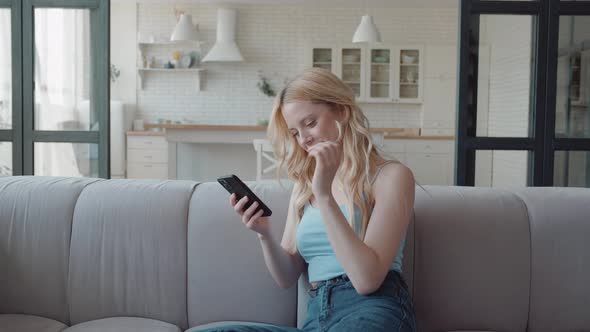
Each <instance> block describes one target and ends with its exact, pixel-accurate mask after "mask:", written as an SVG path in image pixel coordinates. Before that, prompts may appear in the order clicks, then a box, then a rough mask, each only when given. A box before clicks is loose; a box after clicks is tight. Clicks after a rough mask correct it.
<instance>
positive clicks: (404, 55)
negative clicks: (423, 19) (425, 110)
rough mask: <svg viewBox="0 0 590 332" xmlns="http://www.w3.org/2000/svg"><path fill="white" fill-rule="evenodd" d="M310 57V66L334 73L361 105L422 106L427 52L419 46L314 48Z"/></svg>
mask: <svg viewBox="0 0 590 332" xmlns="http://www.w3.org/2000/svg"><path fill="white" fill-rule="evenodd" d="M308 53H309V54H308V61H309V63H308V64H309V66H311V67H319V68H325V69H328V70H330V71H332V72H333V73H334V74H335V75H336V76H338V77H339V78H341V79H342V80H343V81H344V82H345V83H346V84H347V85H348V86H350V87H351V88H352V90H353V91H354V92H355V95H356V98H357V101H358V102H361V103H362V102H366V103H415V104H419V103H421V102H422V94H423V92H422V90H423V71H424V70H423V64H422V63H423V60H422V58H423V53H424V52H423V48H422V46H420V45H414V46H383V47H370V46H358V45H355V44H352V45H339V46H313V47H310V48H309V52H308Z"/></svg>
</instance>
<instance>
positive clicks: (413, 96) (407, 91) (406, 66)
mask: <svg viewBox="0 0 590 332" xmlns="http://www.w3.org/2000/svg"><path fill="white" fill-rule="evenodd" d="M422 54H423V52H422V48H421V47H404V48H398V49H397V50H396V63H397V66H398V68H399V70H398V72H397V73H398V76H397V77H396V84H395V86H396V88H397V89H396V91H395V92H394V98H396V99H397V100H398V101H399V102H407V103H421V102H422V86H423V84H422V82H423V79H422V78H423V76H424V75H423V72H424V66H422V63H423V62H422Z"/></svg>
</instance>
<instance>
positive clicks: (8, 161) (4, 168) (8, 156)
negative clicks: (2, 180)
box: [0, 142, 12, 176]
mask: <svg viewBox="0 0 590 332" xmlns="http://www.w3.org/2000/svg"><path fill="white" fill-rule="evenodd" d="M9 175H12V143H11V142H0V176H9Z"/></svg>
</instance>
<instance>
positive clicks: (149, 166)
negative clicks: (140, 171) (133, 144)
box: [143, 165, 152, 168]
mask: <svg viewBox="0 0 590 332" xmlns="http://www.w3.org/2000/svg"><path fill="white" fill-rule="evenodd" d="M143 167H144V168H152V165H143Z"/></svg>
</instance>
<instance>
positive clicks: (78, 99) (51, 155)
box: [35, 9, 90, 176]
mask: <svg viewBox="0 0 590 332" xmlns="http://www.w3.org/2000/svg"><path fill="white" fill-rule="evenodd" d="M88 39H89V13H88V11H86V10H72V9H36V10H35V104H36V105H35V123H36V125H35V127H36V129H37V130H88V129H89V127H90V124H89V119H88V113H87V112H81V108H80V105H81V104H82V101H83V100H85V99H88V88H89V87H88V83H87V82H88V80H89V69H90V62H89V54H88V49H89V40H88ZM87 146H88V144H75V145H74V144H71V143H36V145H35V175H50V176H83V175H85V174H83V173H86V172H85V171H81V170H80V166H81V165H80V162H81V163H87V162H88V159H89V158H90V152H89V151H88V150H89V149H88V147H87ZM77 156H78V158H76V157H77ZM85 166H86V167H83V168H88V165H85ZM86 175H87V174H86Z"/></svg>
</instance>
